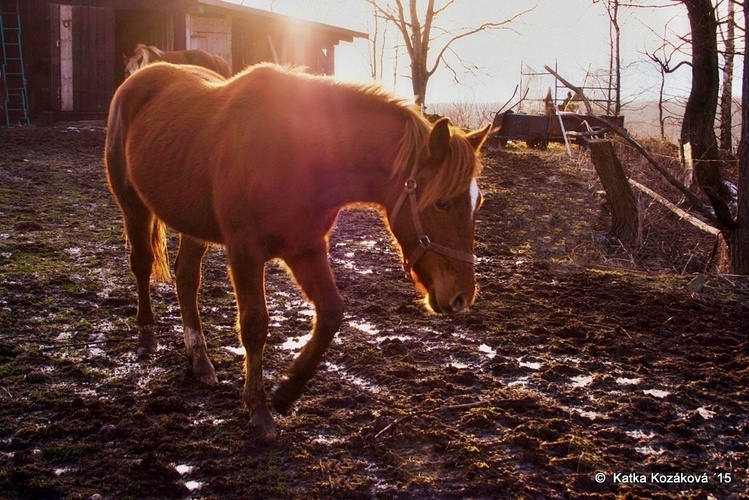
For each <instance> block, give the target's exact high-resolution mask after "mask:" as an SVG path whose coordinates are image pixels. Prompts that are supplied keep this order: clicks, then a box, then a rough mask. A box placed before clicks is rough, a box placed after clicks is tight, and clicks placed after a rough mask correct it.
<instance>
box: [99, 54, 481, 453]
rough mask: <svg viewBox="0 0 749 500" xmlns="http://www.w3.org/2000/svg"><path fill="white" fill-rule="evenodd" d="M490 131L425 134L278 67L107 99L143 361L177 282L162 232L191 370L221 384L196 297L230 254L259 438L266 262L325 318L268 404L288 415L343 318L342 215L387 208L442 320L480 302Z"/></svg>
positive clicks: (126, 91) (266, 433) (401, 118)
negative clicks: (476, 251) (167, 292)
mask: <svg viewBox="0 0 749 500" xmlns="http://www.w3.org/2000/svg"><path fill="white" fill-rule="evenodd" d="M488 131H489V127H487V128H485V129H483V130H481V131H477V132H472V133H468V134H466V133H463V132H462V131H460V130H458V129H453V128H452V127H451V126H449V122H448V120H447V119H442V120H440V121H438V122H437V123H435V124H434V126H431V125H430V124H429V123H428V122H427V121H426V120H425V119H424V118H422V117H421V115H419V114H418V113H416V112H415V111H414V110H413V109H412V108H411V107H410V106H408V105H406V104H405V103H403V102H401V101H399V100H398V99H396V98H393V97H392V96H390V95H388V94H386V93H384V92H383V91H381V90H379V89H377V88H375V87H370V86H361V85H355V84H351V83H342V82H338V81H335V80H333V79H330V78H326V77H318V76H311V75H307V74H303V73H301V72H299V71H295V70H292V69H288V68H281V67H277V66H274V65H259V66H255V67H250V68H248V69H246V70H245V71H243V72H241V73H240V74H238V75H237V76H235V77H234V78H232V79H230V80H223V79H221V77H219V76H218V75H216V74H215V73H213V72H211V71H207V70H204V69H202V68H199V67H197V66H175V65H172V64H166V63H159V64H153V65H150V66H148V67H146V68H144V69H142V70H140V71H138V72H137V73H135V74H134V75H133V76H132V77H130V78H128V79H127V80H126V81H125V83H123V84H122V86H121V87H120V88H119V89H118V90H117V92H116V94H115V96H114V98H113V99H112V103H111V107H110V112H109V122H108V129H107V140H106V168H107V174H108V180H109V186H110V189H111V191H112V193H113V194H114V196H115V198H116V199H117V202H118V204H119V206H120V208H121V210H122V215H123V219H124V224H125V232H126V236H127V238H128V239H129V242H130V245H131V253H130V264H131V269H132V271H133V273H134V274H135V277H136V280H137V283H138V312H137V324H138V328H139V337H138V352H139V354H140V355H146V354H148V353H152V352H154V351H155V350H156V337H155V335H154V331H153V329H154V316H153V312H152V310H151V298H150V291H149V288H150V287H149V278H150V276H151V274H152V273H153V274H154V275H155V277H158V278H165V279H168V278H169V268H168V263H167V260H166V252H165V240H164V225H163V223H166V224H167V225H168V226H170V227H172V228H173V229H175V230H176V231H178V232H179V233H180V246H179V250H178V254H177V259H176V264H175V268H176V269H175V272H176V286H177V296H178V300H179V305H180V309H181V314H182V322H183V326H184V340H185V347H186V350H187V356H188V359H189V361H190V362H191V368H192V372H193V374H194V375H195V376H196V377H197V378H198V379H199V380H200V381H203V382H207V383H215V382H216V381H217V379H216V374H215V371H214V368H213V365H212V364H211V361H210V360H209V358H208V354H207V352H206V342H205V337H204V336H203V332H202V329H201V324H200V318H199V315H198V308H197V293H198V288H199V286H200V274H201V272H200V268H201V260H202V258H203V255H204V253H205V251H206V248H207V245H208V244H210V243H216V244H222V245H224V246H225V248H226V253H227V258H228V263H229V269H230V276H231V279H232V283H233V286H234V291H235V294H236V299H237V307H238V316H239V319H238V324H239V329H240V339H241V342H242V345H243V346H244V348H245V352H246V356H245V368H246V379H245V384H244V390H243V399H244V403H245V405H246V407H247V409H248V411H249V413H250V418H251V425H254V426H256V427H257V430H258V431H259V437H260V438H262V439H265V440H272V439H274V438H275V437H276V429H275V424H274V422H273V418H272V417H271V414H270V412H269V411H268V407H267V404H266V394H265V390H264V388H263V369H262V355H263V347H264V345H265V340H266V336H267V333H268V310H267V308H266V301H265V290H264V269H265V262H267V261H268V260H270V259H281V260H283V261H284V262H285V263H286V265H287V267H288V269H289V270H290V272H291V273H292V274H293V277H294V278H295V279H296V282H297V283H298V285H299V286H300V287H301V289H302V291H303V292H304V294H305V295H306V297H307V298H308V299H309V300H310V301H311V302H313V303H314V306H315V313H316V319H315V321H314V327H313V332H312V337H311V339H310V340H309V342H308V343H307V345H306V346H305V347H304V348H303V349H302V351H301V353H300V354H299V356H298V357H297V358H296V359H295V360H294V362H293V363H292V364H291V365H290V366H289V368H288V370H287V372H286V373H285V375H283V376H282V377H281V378H280V380H279V382H278V383H277V384H276V386H275V388H274V390H273V392H272V398H271V401H272V404H273V406H274V407H275V409H276V410H277V411H279V412H280V413H282V414H283V413H286V412H288V411H289V409H290V408H291V406H292V404H293V403H294V401H295V400H296V399H297V398H298V397H299V395H300V394H301V392H302V389H303V387H304V385H305V384H306V382H307V381H308V380H309V379H310V378H312V376H313V375H314V373H315V371H316V369H317V366H318V363H319V362H320V360H321V358H322V356H323V353H324V352H325V350H326V348H327V347H328V345H329V344H330V342H331V340H332V338H333V336H334V334H335V333H336V331H337V330H338V328H339V326H340V325H341V322H342V319H343V301H342V299H341V296H340V294H339V293H338V290H337V288H336V284H335V280H334V277H333V273H332V271H331V268H330V264H329V261H328V234H329V232H330V231H331V228H332V227H333V226H334V224H335V221H336V218H337V215H338V212H339V210H340V209H341V207H343V206H345V205H347V204H350V203H353V202H366V203H371V204H375V205H378V206H380V207H383V208H384V210H383V219H384V220H385V222H386V224H387V225H388V226H389V228H390V230H391V232H392V234H393V235H394V237H395V240H396V242H397V244H398V245H399V246H400V249H401V251H402V255H403V256H404V265H405V269H406V272H407V273H408V275H409V276H411V277H412V278H413V279H414V281H415V282H416V283H417V284H418V285H419V287H420V288H421V289H422V290H423V291H424V292H425V294H426V298H427V299H426V302H427V304H428V305H429V306H430V307H431V308H432V309H433V310H435V311H437V312H441V313H456V312H459V311H462V310H465V309H466V308H468V307H469V306H470V305H471V304H472V302H473V300H474V296H475V293H476V282H475V275H474V259H475V258H474V255H473V239H474V221H475V217H476V213H477V211H478V209H479V206H480V205H481V195H480V192H479V189H478V185H477V183H476V176H477V175H478V173H479V171H480V168H481V164H480V162H479V160H478V158H477V151H478V149H479V147H480V146H481V144H482V142H483V141H484V139H485V138H486V135H487V133H488ZM162 221H163V223H162Z"/></svg>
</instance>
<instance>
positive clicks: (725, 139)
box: [720, 0, 736, 151]
mask: <svg viewBox="0 0 749 500" xmlns="http://www.w3.org/2000/svg"><path fill="white" fill-rule="evenodd" d="M725 3H726V17H725V19H724V20H723V22H722V29H721V30H720V34H721V37H722V38H723V69H722V73H723V85H722V87H721V91H720V148H721V149H725V150H727V151H732V150H733V134H732V130H731V127H732V122H733V120H732V117H733V58H734V55H735V53H736V39H735V36H736V33H735V32H736V30H735V27H736V20H735V13H734V2H733V0H728V1H727V2H725Z"/></svg>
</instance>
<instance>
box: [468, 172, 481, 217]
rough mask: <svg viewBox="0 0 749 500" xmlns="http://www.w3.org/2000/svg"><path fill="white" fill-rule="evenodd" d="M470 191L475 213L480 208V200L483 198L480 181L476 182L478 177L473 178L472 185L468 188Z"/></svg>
mask: <svg viewBox="0 0 749 500" xmlns="http://www.w3.org/2000/svg"><path fill="white" fill-rule="evenodd" d="M468 193H469V194H470V195H471V206H472V207H473V213H474V214H475V213H476V210H478V209H479V201H480V200H481V192H480V191H479V183H478V182H476V178H475V177H474V178H473V179H471V187H470V188H469V189H468Z"/></svg>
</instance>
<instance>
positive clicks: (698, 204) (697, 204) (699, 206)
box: [544, 66, 722, 226]
mask: <svg viewBox="0 0 749 500" xmlns="http://www.w3.org/2000/svg"><path fill="white" fill-rule="evenodd" d="M544 68H545V69H546V71H548V72H549V73H551V74H552V75H554V76H555V77H556V78H558V79H559V81H560V82H562V83H563V84H564V86H566V87H567V88H569V89H570V90H573V91H574V92H575V93H576V94H577V96H578V97H579V98H580V100H581V101H583V103H584V104H585V109H586V110H587V111H588V114H589V115H590V116H591V118H593V119H594V120H596V121H598V122H599V123H601V124H602V125H605V126H606V127H608V128H609V129H611V131H613V132H615V133H616V134H617V135H619V136H621V137H622V138H623V139H624V140H625V141H627V142H628V143H629V144H630V145H632V146H633V147H634V148H635V149H636V150H637V151H638V152H639V153H640V154H641V155H642V156H643V157H644V158H645V159H646V160H647V161H648V162H649V163H650V164H651V165H652V166H653V167H655V169H656V170H657V171H658V172H660V174H661V175H662V176H663V177H664V178H665V179H666V180H667V181H668V182H669V183H670V184H671V185H672V186H674V187H675V188H676V189H678V190H679V191H681V192H682V193H683V194H684V196H686V197H687V199H688V200H689V201H690V202H691V203H692V205H693V206H694V209H695V210H697V211H698V212H699V213H700V214H701V215H702V216H703V217H705V218H706V219H707V220H708V221H709V222H710V223H712V224H714V225H718V226H722V224H720V221H718V219H717V218H716V217H715V215H714V214H713V213H712V212H711V211H710V210H709V209H708V208H707V207H705V205H704V203H702V200H700V199H699V198H698V197H697V195H695V194H694V193H693V192H692V191H690V190H689V188H687V187H686V186H685V185H684V184H683V183H682V182H681V181H679V180H678V179H677V178H676V177H674V176H673V175H671V172H669V171H668V170H667V169H666V167H664V166H663V165H661V164H660V163H659V162H658V160H656V159H655V158H653V155H651V154H650V151H648V150H647V149H645V147H644V146H642V145H641V144H640V143H639V142H637V141H636V140H635V139H634V138H633V137H632V136H631V135H629V133H628V132H627V131H626V130H624V129H623V128H621V127H620V126H619V125H617V124H616V123H613V122H611V121H610V120H607V119H606V118H603V117H602V116H598V115H596V114H595V113H593V109H592V107H591V105H590V101H588V98H587V97H585V94H584V93H583V91H582V89H580V88H579V87H576V86H574V85H572V84H571V83H569V82H568V81H567V80H565V79H564V78H562V77H561V76H560V75H559V74H558V73H557V72H556V71H554V70H553V69H551V68H549V67H548V66H544Z"/></svg>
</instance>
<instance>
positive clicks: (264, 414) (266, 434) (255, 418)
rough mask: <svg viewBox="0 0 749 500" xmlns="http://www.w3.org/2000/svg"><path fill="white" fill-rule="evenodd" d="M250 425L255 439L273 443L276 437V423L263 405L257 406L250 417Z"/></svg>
mask: <svg viewBox="0 0 749 500" xmlns="http://www.w3.org/2000/svg"><path fill="white" fill-rule="evenodd" d="M250 427H251V428H252V431H253V434H254V435H255V437H256V439H257V440H258V441H259V442H261V443H273V442H275V441H276V439H278V432H277V431H276V423H275V422H274V421H273V417H272V416H271V415H270V412H269V411H268V408H266V407H265V405H262V407H257V408H256V409H255V411H254V412H252V416H251V417H250Z"/></svg>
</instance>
